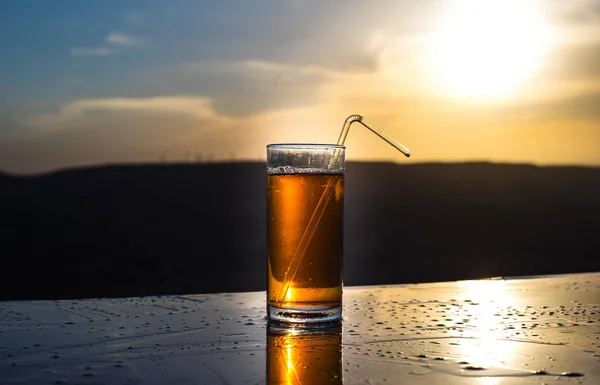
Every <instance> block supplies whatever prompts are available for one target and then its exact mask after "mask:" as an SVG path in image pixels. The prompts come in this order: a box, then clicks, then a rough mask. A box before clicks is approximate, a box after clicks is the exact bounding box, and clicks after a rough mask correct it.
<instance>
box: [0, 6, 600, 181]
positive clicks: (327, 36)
mask: <svg viewBox="0 0 600 385" xmlns="http://www.w3.org/2000/svg"><path fill="white" fill-rule="evenodd" d="M0 44H1V48H2V56H1V59H0V170H3V171H5V172H11V173H35V172H40V171H48V170H54V169H58V168H65V167H74V166H82V165H94V164H104V163H121V162H156V161H166V162H180V161H192V160H193V161H203V162H205V161H213V162H214V161H222V160H230V159H235V160H247V159H248V160H264V158H265V145H266V144H268V143H277V142H313V143H316V142H325V143H333V142H335V141H336V140H337V137H338V135H339V132H340V129H341V127H342V123H343V121H344V119H345V118H346V116H348V115H350V114H354V113H357V114H361V115H364V116H365V117H366V118H367V119H368V120H370V121H371V122H372V123H373V124H374V125H375V126H376V127H377V128H379V129H381V130H383V131H385V132H386V133H388V134H389V135H390V136H392V137H393V138H395V139H396V140H397V141H399V142H400V143H403V144H405V145H407V146H408V147H409V148H411V149H412V150H413V154H414V155H413V157H411V158H410V159H408V160H406V159H405V158H404V157H403V156H402V155H401V154H399V153H397V152H395V150H394V149H393V148H392V147H390V146H388V145H387V144H386V143H384V142H383V141H381V139H379V138H377V137H376V136H375V135H373V134H371V133H369V132H368V131H367V130H366V129H364V128H363V127H362V126H359V125H356V126H353V127H352V129H351V131H350V135H349V137H348V140H347V142H346V145H347V147H348V150H347V159H348V160H391V161H398V162H402V163H405V164H406V163H407V162H430V161H444V162H454V161H482V160H483V161H492V162H512V163H515V162H516V163H534V164H540V165H546V164H575V165H595V166H598V165H600V0H595V1H591V0H585V1H582V0H575V1H560V0H546V1H527V0H523V1H512V0H508V1H498V2H492V1H474V0H470V1H466V0H465V1H461V0H456V1H442V0H435V1H434V0H424V1H408V0H407V1H401V0H391V1H382V0H381V1H351V0H347V1H342V0H330V1H322V0H319V1H316V0H314V1H313V0H289V1H280V0H272V1H264V0H254V1H242V0H236V1H225V0H224V1H192V0H189V1H184V0H176V1H159V0H149V1H121V0H103V1H76V0H61V1H45V0H37V1H33V0H3V1H1V2H0Z"/></svg>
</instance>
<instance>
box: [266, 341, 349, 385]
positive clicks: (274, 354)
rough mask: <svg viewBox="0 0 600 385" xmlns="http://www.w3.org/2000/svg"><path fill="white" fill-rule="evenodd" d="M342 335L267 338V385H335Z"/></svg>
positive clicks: (339, 369)
mask: <svg viewBox="0 0 600 385" xmlns="http://www.w3.org/2000/svg"><path fill="white" fill-rule="evenodd" d="M341 344H342V336H341V335H340V334H326V335H293V334H290V335H269V336H268V337H267V384H268V385H276V384H299V385H300V384H311V385H321V384H323V385H324V384H336V385H341V384H342V383H343V379H342V347H341Z"/></svg>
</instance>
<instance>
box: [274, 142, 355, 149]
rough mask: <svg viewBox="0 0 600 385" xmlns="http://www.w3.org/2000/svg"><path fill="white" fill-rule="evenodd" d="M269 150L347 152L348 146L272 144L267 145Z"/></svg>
mask: <svg viewBox="0 0 600 385" xmlns="http://www.w3.org/2000/svg"><path fill="white" fill-rule="evenodd" d="M267 148H268V149H282V150H285V149H295V150H312V149H315V150H325V149H337V150H345V149H346V146H344V145H341V144H325V143H272V144H267Z"/></svg>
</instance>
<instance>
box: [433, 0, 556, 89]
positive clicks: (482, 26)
mask: <svg viewBox="0 0 600 385" xmlns="http://www.w3.org/2000/svg"><path fill="white" fill-rule="evenodd" d="M535 4H536V3H534V2H531V1H522V2H521V1H512V0H507V1H476V0H475V1H474V0H468V1H459V2H458V3H456V6H455V7H453V8H450V9H448V12H447V13H446V14H445V15H444V19H443V20H442V22H441V23H440V24H439V26H438V28H437V29H435V32H434V34H433V39H432V40H431V41H430V43H431V44H430V45H429V49H428V52H427V59H426V60H427V68H428V75H430V76H431V79H432V80H433V81H434V82H435V84H436V86H438V87H440V88H442V89H443V90H444V91H445V92H446V93H449V94H450V95H452V96H457V97H468V98H484V99H488V98H502V97H509V96H510V95H511V94H512V93H514V92H516V91H518V89H519V87H520V86H523V84H524V82H525V81H526V80H527V79H529V78H531V76H532V75H534V74H535V72H536V71H537V70H538V69H539V68H540V66H541V64H542V60H543V56H544V54H545V52H546V51H547V50H548V46H549V43H550V40H551V34H550V32H549V31H550V30H549V27H548V25H547V24H546V23H545V20H544V18H543V15H544V14H543V12H542V11H543V9H536V7H535ZM538 8H541V6H540V7H538Z"/></svg>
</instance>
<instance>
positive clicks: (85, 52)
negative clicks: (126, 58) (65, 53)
mask: <svg viewBox="0 0 600 385" xmlns="http://www.w3.org/2000/svg"><path fill="white" fill-rule="evenodd" d="M118 52H119V50H118V49H114V48H109V47H95V48H71V51H70V52H69V53H70V54H71V56H109V55H114V54H116V53H118Z"/></svg>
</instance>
